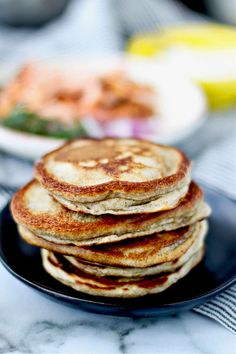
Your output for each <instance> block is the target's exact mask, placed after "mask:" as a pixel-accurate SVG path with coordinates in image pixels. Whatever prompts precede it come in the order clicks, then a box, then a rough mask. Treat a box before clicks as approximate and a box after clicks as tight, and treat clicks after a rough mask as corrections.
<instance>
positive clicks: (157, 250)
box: [19, 221, 206, 268]
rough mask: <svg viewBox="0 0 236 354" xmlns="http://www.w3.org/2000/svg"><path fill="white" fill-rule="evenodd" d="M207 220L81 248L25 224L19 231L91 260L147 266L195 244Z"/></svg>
mask: <svg viewBox="0 0 236 354" xmlns="http://www.w3.org/2000/svg"><path fill="white" fill-rule="evenodd" d="M205 223H206V222H205V221H202V222H198V223H196V224H194V225H191V226H186V227H184V228H181V229H178V230H175V231H169V232H161V233H155V234H152V235H149V236H143V237H140V238H136V239H127V240H123V241H119V242H115V243H110V244H103V245H92V246H81V247H79V246H73V245H63V244H62V245H61V244H58V243H57V244H56V243H53V242H49V241H46V240H44V239H42V238H40V237H38V236H36V235H34V234H33V233H31V232H30V231H29V230H27V229H26V228H24V227H22V226H19V233H20V235H21V237H22V238H23V239H24V240H25V241H26V242H28V243H30V244H32V245H34V246H38V247H41V248H45V249H48V250H50V251H53V252H57V253H61V254H64V255H71V256H75V257H79V258H80V259H83V260H85V261H89V262H92V263H99V264H104V265H111V266H118V267H135V268H145V267H150V266H153V265H156V264H158V263H164V262H171V261H174V260H176V259H178V258H179V257H180V256H181V255H183V254H184V253H185V252H186V251H187V250H188V249H189V247H190V246H191V245H192V244H193V242H194V240H195V239H196V237H197V236H198V235H199V233H200V232H201V230H202V227H205V226H204V225H205Z"/></svg>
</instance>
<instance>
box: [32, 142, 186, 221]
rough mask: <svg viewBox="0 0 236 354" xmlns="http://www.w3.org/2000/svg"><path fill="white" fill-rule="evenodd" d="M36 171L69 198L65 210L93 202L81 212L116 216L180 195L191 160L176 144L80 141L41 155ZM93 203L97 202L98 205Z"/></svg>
mask: <svg viewBox="0 0 236 354" xmlns="http://www.w3.org/2000/svg"><path fill="white" fill-rule="evenodd" d="M35 174H36V178H37V179H38V180H39V181H40V183H41V184H42V185H43V186H44V187H45V188H46V189H48V190H49V191H50V192H51V193H52V194H53V195H54V197H56V198H57V199H59V201H60V202H61V203H62V204H64V205H65V204H66V202H67V201H69V203H68V204H66V206H67V207H68V208H70V209H73V210H76V211H80V210H81V207H82V206H81V204H86V203H92V206H91V205H88V207H87V208H84V209H83V210H81V211H83V212H85V213H91V214H103V213H106V212H108V213H113V212H112V210H113V209H115V210H118V212H114V214H116V213H117V214H121V213H123V211H124V212H125V211H126V210H127V209H129V208H130V207H132V206H133V205H134V206H137V205H142V204H144V203H145V204H146V203H147V202H152V201H154V200H155V199H157V198H158V197H160V196H163V195H165V194H168V193H174V192H176V191H180V195H181V196H180V198H181V197H183V194H184V193H186V188H187V186H188V184H189V181H190V176H189V175H190V162H189V160H188V159H187V158H186V156H185V155H184V154H183V153H182V152H180V151H179V150H177V149H175V148H172V147H168V146H163V145H157V144H154V143H151V142H147V141H143V140H136V139H113V138H107V139H103V140H96V139H79V140H75V141H72V142H69V143H67V144H65V145H64V146H62V147H61V148H59V149H57V150H55V151H53V152H51V153H49V154H47V155H45V156H44V157H43V158H42V160H41V161H39V162H38V163H37V164H36V168H35ZM180 198H179V199H180ZM175 199H176V200H175V204H177V199H178V197H177V198H176V197H175ZM103 201H106V204H105V205H104V204H101V202H103ZM94 202H100V204H98V206H97V209H96V205H95V206H94ZM109 203H110V204H109ZM172 204H173V203H172ZM117 205H118V206H117ZM171 207H173V205H171V206H169V205H168V206H167V207H166V208H165V209H170V208H171ZM154 209H155V208H154ZM94 210H95V211H94ZM158 210H161V209H160V208H159V209H158ZM158 210H154V211H158ZM162 210H163V209H162ZM93 211H94V212H93ZM110 211H111V212H110ZM137 212H142V210H138V211H137ZM146 212H152V210H147V211H146ZM131 213H135V210H131Z"/></svg>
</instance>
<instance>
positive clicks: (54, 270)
mask: <svg viewBox="0 0 236 354" xmlns="http://www.w3.org/2000/svg"><path fill="white" fill-rule="evenodd" d="M203 255H204V250H203V249H200V250H199V251H197V252H196V253H195V254H194V255H193V256H192V257H191V258H190V259H189V260H188V261H187V262H186V263H184V264H183V265H182V266H181V267H180V268H179V269H177V270H176V271H174V272H171V273H162V274H159V275H152V276H149V277H145V278H115V277H97V276H95V275H91V274H88V273H86V272H84V271H82V270H80V269H78V268H77V267H75V266H73V265H72V264H71V263H70V262H69V261H68V260H66V259H65V258H64V257H63V256H62V255H59V254H56V253H52V252H49V251H47V250H43V251H42V260H43V267H44V269H45V270H46V272H48V273H49V274H50V275H51V276H52V277H54V278H55V279H56V280H58V281H59V282H61V283H63V284H65V285H67V286H70V287H72V288H73V289H75V290H77V291H80V292H84V293H87V294H91V295H96V296H106V297H121V298H134V297H140V296H145V295H148V294H157V293H160V292H162V291H164V290H165V289H167V288H168V287H170V286H171V285H173V284H175V283H176V282H177V281H178V280H179V279H181V278H183V277H184V276H186V275H187V274H188V273H189V272H190V271H191V269H192V268H193V267H195V266H196V265H197V264H198V263H199V262H200V261H201V260H202V258H203Z"/></svg>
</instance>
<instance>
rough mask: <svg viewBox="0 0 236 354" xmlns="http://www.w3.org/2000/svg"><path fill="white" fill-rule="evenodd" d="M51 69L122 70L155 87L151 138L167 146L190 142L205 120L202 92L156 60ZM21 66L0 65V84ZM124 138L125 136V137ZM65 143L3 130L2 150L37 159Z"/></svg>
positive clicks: (65, 62)
mask: <svg viewBox="0 0 236 354" xmlns="http://www.w3.org/2000/svg"><path fill="white" fill-rule="evenodd" d="M46 62H47V63H48V65H52V66H53V67H62V68H63V69H66V70H68V71H72V72H73V73H78V74H79V75H81V74H84V73H85V72H87V71H88V72H90V73H105V72H109V71H111V70H113V69H117V68H118V69H119V68H123V69H124V70H126V71H127V73H128V75H129V76H130V77H131V78H133V79H135V80H136V81H140V82H143V83H147V84H151V85H153V86H154V87H156V90H157V92H158V95H157V109H158V112H159V115H158V117H157V127H158V129H157V130H158V131H157V132H155V133H154V134H152V135H150V136H149V137H148V138H149V139H150V140H153V141H155V142H160V143H164V144H176V143H178V142H180V141H181V140H184V139H185V138H187V137H188V136H189V135H190V134H192V133H193V132H194V131H195V130H196V129H198V128H199V126H200V125H201V124H202V123H203V121H204V120H205V118H206V110H207V108H206V100H205V96H204V94H203V92H202V91H201V89H200V88H199V87H198V86H196V85H195V84H194V83H192V82H191V81H189V80H188V79H187V78H185V77H182V76H180V75H178V73H176V72H175V71H174V70H173V68H170V67H169V66H167V65H164V64H163V63H158V62H157V60H156V59H146V58H140V57H130V56H106V57H102V56H98V57H96V58H95V57H93V56H90V57H87V56H86V57H84V56H83V57H78V58H68V57H65V56H62V57H59V58H55V59H47V61H46ZM19 67H20V63H18V64H16V63H14V64H10V63H7V64H1V68H0V81H1V83H4V82H6V81H7V80H8V79H9V78H10V77H12V76H13V75H14V74H15V73H16V72H17V70H18V69H19ZM124 135H125V133H124ZM62 143H63V140H61V139H55V138H49V137H41V136H39V135H33V134H28V133H22V132H19V131H17V130H11V129H8V128H5V127H1V126H0V148H1V149H3V150H5V151H7V152H10V153H13V154H16V155H18V156H21V157H24V158H28V159H36V158H38V157H40V156H42V155H43V154H45V153H46V152H48V151H50V150H52V149H54V148H56V147H58V146H59V145H61V144H62Z"/></svg>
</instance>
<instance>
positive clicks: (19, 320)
mask: <svg viewBox="0 0 236 354" xmlns="http://www.w3.org/2000/svg"><path fill="white" fill-rule="evenodd" d="M0 279H1V284H2V286H1V287H0V353H66V354H69V353H78V354H91V353H96V354H97V353H101V354H106V353H108V354H121V353H122V354H131V353H135V354H141V353H147V354H158V353H160V354H162V353H166V354H175V353H176V354H177V353H178V354H180V353H181V354H185V353H186V354H190V353H191V354H195V353H196V354H202V353H204V354H206V353H207V354H210V353H214V354H216V353H217V354H221V353H222V354H233V353H235V352H236V336H235V335H234V334H233V333H231V332H229V331H228V330H227V329H225V328H224V327H222V326H221V325H219V324H218V323H216V322H215V321H212V320H210V319H208V318H205V317H203V316H201V315H198V314H195V313H193V312H191V311H189V312H185V313H181V314H178V315H173V316H166V317H158V318H152V319H150V318H149V319H145V318H141V319H133V318H126V317H124V318H120V317H113V316H104V315H96V314H92V313H87V312H83V311H81V310H79V309H76V308H71V307H68V306H66V305H63V304H58V303H54V302H53V301H51V300H48V299H46V298H44V297H42V295H40V294H38V293H36V292H35V291H34V290H32V289H30V288H28V287H27V286H26V285H24V284H22V283H20V281H19V280H17V279H15V278H13V277H12V276H11V275H10V274H9V273H7V271H6V270H5V269H4V268H3V267H2V265H0ZM3 284H4V286H3Z"/></svg>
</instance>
